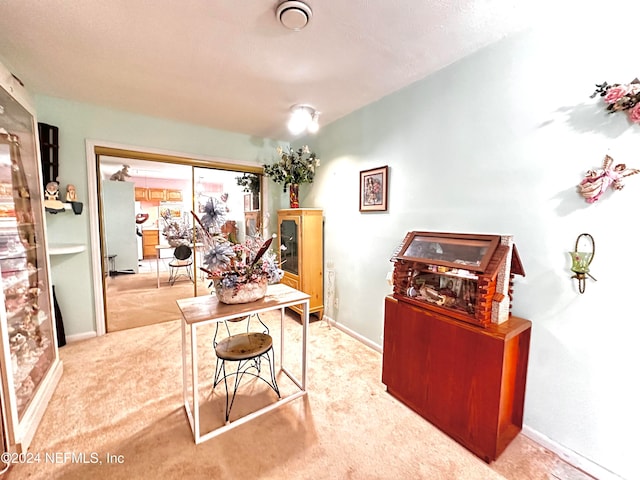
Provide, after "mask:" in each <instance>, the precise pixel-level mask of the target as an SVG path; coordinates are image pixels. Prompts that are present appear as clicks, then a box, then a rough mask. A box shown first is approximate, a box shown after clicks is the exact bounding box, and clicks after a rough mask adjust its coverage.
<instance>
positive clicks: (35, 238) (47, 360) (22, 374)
mask: <svg viewBox="0 0 640 480" xmlns="http://www.w3.org/2000/svg"><path fill="white" fill-rule="evenodd" d="M0 107H2V109H3V110H4V115H2V118H1V122H2V123H0V278H1V280H0V282H1V285H2V291H3V297H4V308H3V309H2V323H3V325H2V330H3V331H4V332H3V335H2V338H3V339H5V340H4V342H3V344H2V351H3V359H4V360H5V361H6V362H7V363H8V364H9V365H10V366H8V365H7V364H6V363H5V362H4V361H3V364H4V371H3V379H4V382H5V386H4V388H6V389H9V390H11V392H10V394H9V396H10V397H11V398H12V403H13V404H14V405H15V408H16V410H17V416H18V419H22V417H23V415H24V413H25V410H26V409H27V407H28V406H29V403H30V402H31V401H32V399H33V398H34V395H35V392H37V391H38V388H39V387H40V384H41V383H42V381H43V379H44V378H45V375H46V374H47V373H48V371H49V368H50V367H51V366H52V365H53V363H54V361H55V360H56V345H55V343H54V342H56V339H55V338H54V332H55V330H54V327H53V321H52V318H51V300H50V298H51V297H50V294H49V292H50V286H49V273H48V263H47V258H46V256H45V255H46V250H45V247H44V224H43V218H42V203H41V202H42V199H41V198H40V194H39V192H40V185H39V184H40V182H41V177H40V174H39V164H38V157H37V153H36V145H35V141H34V139H35V133H34V131H33V128H34V127H33V117H32V116H31V115H30V114H29V112H27V111H26V110H25V109H24V108H23V107H22V106H21V105H20V104H18V103H17V102H16V101H15V100H14V99H12V98H11V97H10V96H9V95H8V94H7V93H6V92H5V91H4V90H3V89H1V88H0ZM7 340H8V344H7V343H5V342H7Z"/></svg>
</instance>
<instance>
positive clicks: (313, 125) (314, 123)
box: [307, 112, 320, 133]
mask: <svg viewBox="0 0 640 480" xmlns="http://www.w3.org/2000/svg"><path fill="white" fill-rule="evenodd" d="M318 115H320V114H319V113H318V112H315V113H314V114H313V116H312V117H311V121H310V122H309V125H307V132H309V133H318V130H319V129H320V125H319V124H318Z"/></svg>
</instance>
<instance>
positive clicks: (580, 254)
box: [569, 233, 597, 293]
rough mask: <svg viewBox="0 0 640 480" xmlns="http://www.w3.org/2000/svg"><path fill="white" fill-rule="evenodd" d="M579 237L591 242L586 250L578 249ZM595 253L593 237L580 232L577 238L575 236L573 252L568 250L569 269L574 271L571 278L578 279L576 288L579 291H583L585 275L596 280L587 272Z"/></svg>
mask: <svg viewBox="0 0 640 480" xmlns="http://www.w3.org/2000/svg"><path fill="white" fill-rule="evenodd" d="M581 237H586V238H587V239H588V240H589V242H590V244H591V245H589V246H588V247H587V249H586V251H580V250H578V244H579V242H580V238H581ZM589 250H590V251H589ZM595 254H596V243H595V241H594V240H593V237H592V236H591V235H589V234H588V233H581V234H580V235H578V238H576V246H575V249H574V251H573V252H569V256H570V257H571V271H572V272H573V273H574V275H573V276H572V277H571V278H575V279H577V280H578V290H579V291H580V293H584V290H585V286H586V280H587V276H588V277H589V278H591V279H592V280H593V281H594V282H597V280H596V279H595V278H593V276H592V275H591V274H590V273H589V265H591V262H592V261H593V257H594V256H595Z"/></svg>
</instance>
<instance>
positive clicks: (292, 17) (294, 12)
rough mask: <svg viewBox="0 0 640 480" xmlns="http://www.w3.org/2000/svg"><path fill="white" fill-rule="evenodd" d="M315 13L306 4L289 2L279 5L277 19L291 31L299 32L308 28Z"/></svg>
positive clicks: (289, 0)
mask: <svg viewBox="0 0 640 480" xmlns="http://www.w3.org/2000/svg"><path fill="white" fill-rule="evenodd" d="M312 15H313V12H312V11H311V7H309V5H307V4H306V3H304V2H297V1H292V0H288V1H286V2H282V3H281V4H280V5H278V8H277V10H276V17H277V18H278V20H279V21H280V23H281V24H282V25H283V26H285V27H286V28H288V29H289V30H295V31H299V30H302V29H303V28H304V27H306V26H307V24H308V23H309V20H311V16H312Z"/></svg>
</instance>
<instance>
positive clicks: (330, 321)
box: [323, 315, 382, 353]
mask: <svg viewBox="0 0 640 480" xmlns="http://www.w3.org/2000/svg"><path fill="white" fill-rule="evenodd" d="M323 320H324V321H326V322H327V323H328V324H329V325H331V326H333V327H336V328H337V329H338V330H340V331H342V332H344V333H346V334H347V335H349V336H350V337H353V338H355V339H356V340H359V341H360V342H362V343H364V344H365V345H366V346H367V347H369V348H372V349H373V350H375V351H376V352H378V353H382V345H378V344H377V343H373V342H372V341H371V340H369V339H368V338H366V337H363V336H362V335H360V334H359V333H358V332H354V331H353V330H351V329H350V328H349V327H345V326H344V325H343V324H341V323H338V322H336V321H335V320H334V319H333V318H331V317H328V316H327V315H325V316H324V317H323Z"/></svg>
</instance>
